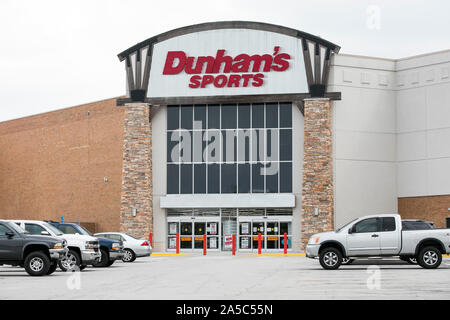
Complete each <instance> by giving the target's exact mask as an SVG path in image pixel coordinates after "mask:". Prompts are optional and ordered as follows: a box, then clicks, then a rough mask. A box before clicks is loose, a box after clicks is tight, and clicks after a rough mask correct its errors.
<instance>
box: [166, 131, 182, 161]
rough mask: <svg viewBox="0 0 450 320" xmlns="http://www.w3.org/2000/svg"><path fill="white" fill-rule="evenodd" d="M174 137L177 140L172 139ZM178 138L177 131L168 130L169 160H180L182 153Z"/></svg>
mask: <svg viewBox="0 0 450 320" xmlns="http://www.w3.org/2000/svg"><path fill="white" fill-rule="evenodd" d="M172 137H173V138H174V139H175V140H176V141H172ZM178 143H179V142H178V139H177V131H168V132H167V162H169V163H170V162H179V161H180V153H179V149H178V148H179V146H178Z"/></svg>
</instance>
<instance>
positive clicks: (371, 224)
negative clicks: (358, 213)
mask: <svg viewBox="0 0 450 320" xmlns="http://www.w3.org/2000/svg"><path fill="white" fill-rule="evenodd" d="M353 228H354V233H364V232H377V231H378V218H369V219H365V220H362V221H360V222H358V223H357V224H355V225H354V227H353Z"/></svg>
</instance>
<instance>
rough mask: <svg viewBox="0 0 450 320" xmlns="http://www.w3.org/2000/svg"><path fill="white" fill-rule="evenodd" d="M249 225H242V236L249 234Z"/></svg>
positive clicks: (245, 223) (244, 223) (246, 223)
mask: <svg viewBox="0 0 450 320" xmlns="http://www.w3.org/2000/svg"><path fill="white" fill-rule="evenodd" d="M249 225H250V224H249V223H248V222H243V223H241V228H242V234H249Z"/></svg>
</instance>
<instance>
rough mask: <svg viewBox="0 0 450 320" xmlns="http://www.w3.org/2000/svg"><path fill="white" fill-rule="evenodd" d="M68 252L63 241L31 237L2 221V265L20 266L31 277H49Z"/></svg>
mask: <svg viewBox="0 0 450 320" xmlns="http://www.w3.org/2000/svg"><path fill="white" fill-rule="evenodd" d="M67 251H68V250H67V244H66V242H65V240H63V239H59V238H54V237H48V236H38V235H31V234H29V233H28V231H25V230H24V229H22V228H20V227H19V226H17V225H16V224H15V223H13V222H9V221H3V220H0V265H5V264H6V265H12V266H20V267H22V268H25V270H26V271H27V272H28V274H29V275H30V276H43V275H49V274H52V273H53V272H55V270H56V267H57V266H58V261H59V260H60V259H62V258H64V256H65V255H66V254H67Z"/></svg>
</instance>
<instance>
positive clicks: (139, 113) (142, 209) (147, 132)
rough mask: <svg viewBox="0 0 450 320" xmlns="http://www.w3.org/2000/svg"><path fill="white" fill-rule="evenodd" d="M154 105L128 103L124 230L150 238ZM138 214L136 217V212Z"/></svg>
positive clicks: (123, 207)
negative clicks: (152, 106) (151, 114)
mask: <svg viewBox="0 0 450 320" xmlns="http://www.w3.org/2000/svg"><path fill="white" fill-rule="evenodd" d="M149 113H150V106H149V105H148V104H145V103H133V104H128V105H126V106H125V119H124V137H123V139H124V142H123V167H122V194H121V208H120V229H121V232H126V233H128V234H130V235H132V236H134V237H138V238H141V239H148V236H149V232H153V185H152V129H151V123H150V118H149ZM134 210H135V211H136V216H133V211H134Z"/></svg>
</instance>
